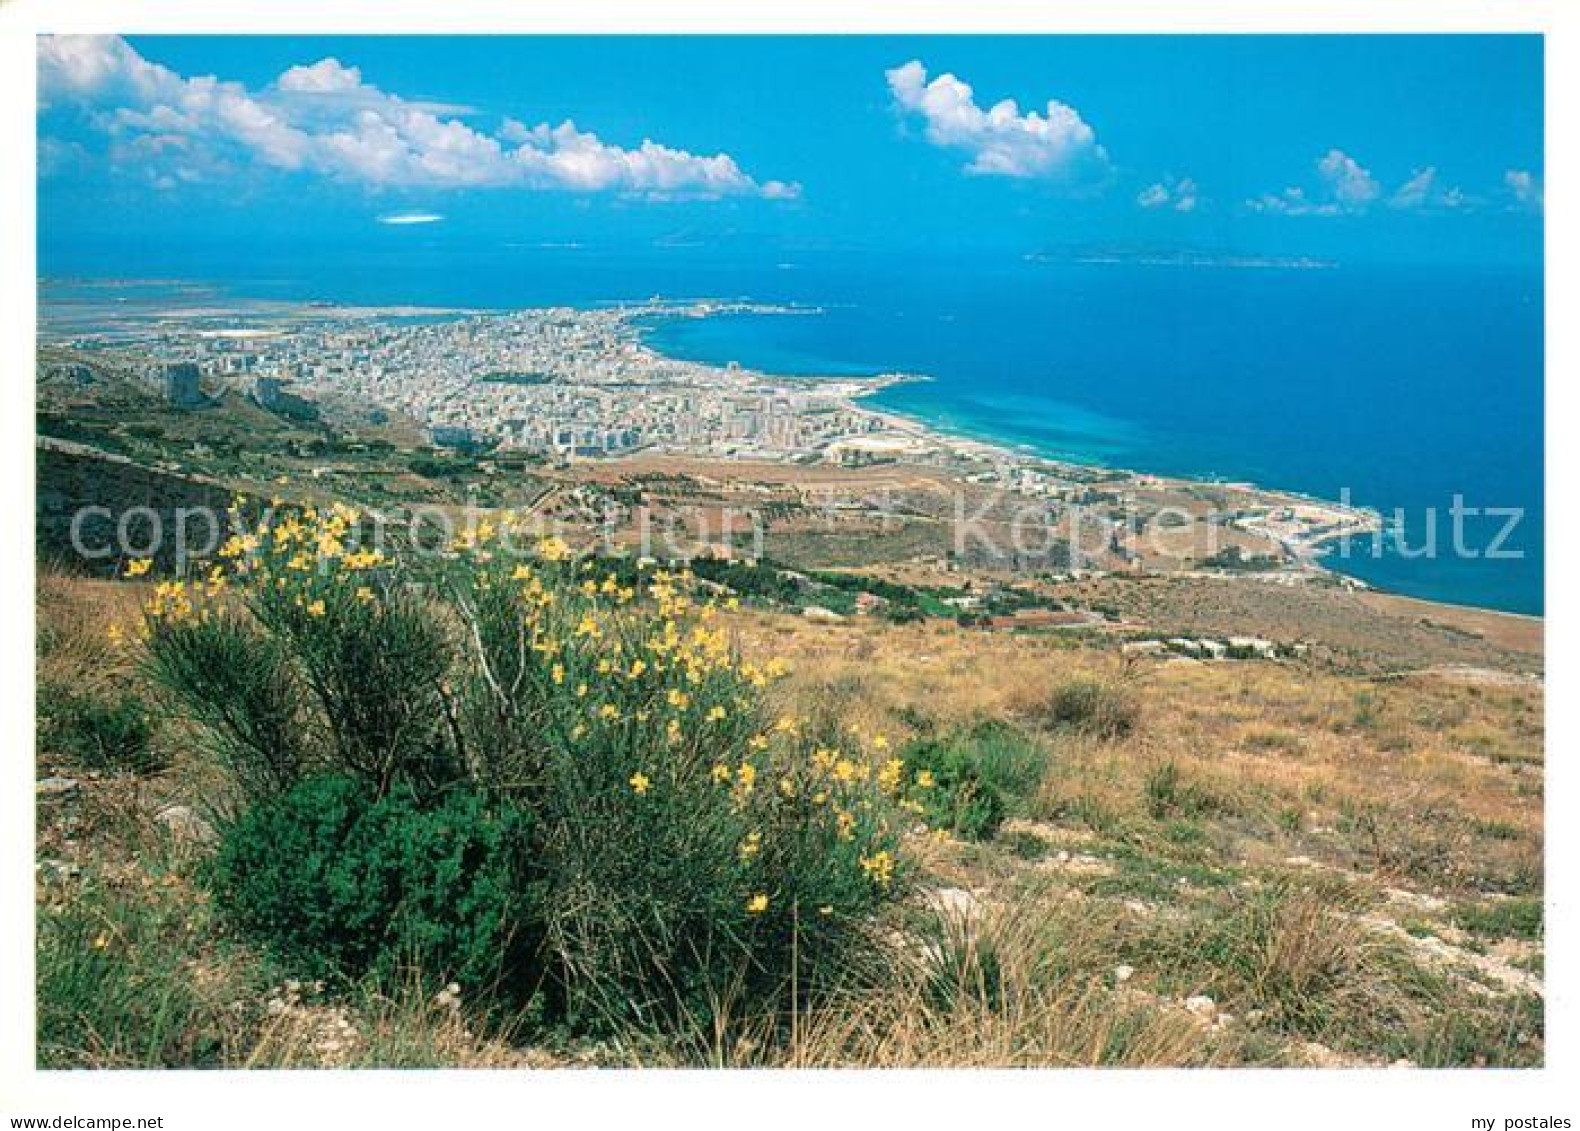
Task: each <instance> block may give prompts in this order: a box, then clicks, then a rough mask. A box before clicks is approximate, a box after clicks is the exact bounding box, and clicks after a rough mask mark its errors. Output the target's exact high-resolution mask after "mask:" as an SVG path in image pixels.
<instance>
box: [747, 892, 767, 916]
mask: <svg viewBox="0 0 1580 1131" xmlns="http://www.w3.org/2000/svg"><path fill="white" fill-rule="evenodd" d="M767 910H768V897H767V896H766V895H763V894H761V893H759V894H757V895H754V896H752V897H751V898H750V899H748V900H747V901H746V911H747V913H748V914H750V915H761V914H762V913H763V912H764V911H767Z"/></svg>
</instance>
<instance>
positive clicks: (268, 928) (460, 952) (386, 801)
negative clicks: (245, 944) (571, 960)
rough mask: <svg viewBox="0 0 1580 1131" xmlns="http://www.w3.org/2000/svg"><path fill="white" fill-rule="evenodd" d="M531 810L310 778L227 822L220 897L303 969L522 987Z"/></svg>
mask: <svg viewBox="0 0 1580 1131" xmlns="http://www.w3.org/2000/svg"><path fill="white" fill-rule="evenodd" d="M531 831H532V830H531V822H530V818H529V817H527V816H526V815H525V814H522V813H519V812H516V811H505V812H503V813H491V812H489V811H488V809H487V808H486V807H485V805H484V804H483V802H482V800H481V799H480V798H479V797H477V796H476V795H473V794H470V793H465V792H456V793H452V794H450V795H448V796H447V797H446V798H445V800H444V801H443V802H442V803H441V804H439V805H437V806H435V807H433V808H424V807H421V806H419V805H418V803H417V802H416V801H415V799H414V798H413V796H412V794H411V793H410V791H409V790H407V789H404V788H398V789H396V790H395V791H394V792H392V793H390V794H389V795H387V796H385V797H383V798H375V797H374V795H373V794H372V793H371V792H370V791H369V790H368V789H367V788H366V786H365V785H364V784H363V783H361V782H358V781H356V780H355V779H352V778H347V777H318V778H308V779H306V780H304V781H302V782H301V783H300V784H298V785H297V786H295V787H294V788H293V789H291V790H290V791H289V792H287V793H285V794H284V795H282V796H280V797H278V798H274V799H270V800H266V801H262V802H260V803H258V804H257V805H255V806H253V807H252V808H251V809H249V810H248V811H247V812H246V813H245V814H243V815H242V816H241V817H240V818H239V819H237V820H236V821H235V822H233V823H232V824H230V825H229V826H227V828H226V829H225V832H224V837H223V839H222V841H221V845H220V850H219V855H218V857H217V859H216V860H215V863H214V875H213V880H214V888H215V891H216V893H217V896H218V899H219V904H220V906H221V907H222V908H223V909H224V910H225V911H226V912H228V913H229V914H230V915H231V916H232V917H233V919H234V920H235V922H237V923H238V924H239V925H241V926H242V927H243V928H244V929H246V930H248V931H249V932H251V933H252V934H253V935H254V936H256V937H258V938H260V939H263V940H265V941H267V943H268V944H269V945H270V947H271V948H272V949H273V950H274V951H275V952H276V953H277V954H278V955H279V956H280V957H281V958H282V959H284V960H286V961H288V962H290V963H292V964H294V965H295V966H296V967H297V968H299V969H301V970H302V971H304V972H305V973H309V974H314V975H324V974H342V975H347V976H352V977H356V976H360V975H363V974H367V973H374V974H377V975H381V976H384V977H390V978H395V977H398V976H400V975H401V974H402V973H404V972H406V971H409V970H411V971H420V972H421V973H422V974H423V975H424V976H427V977H432V978H435V979H438V980H439V981H448V980H450V979H452V978H453V979H455V980H456V981H458V982H460V983H462V984H463V985H465V986H466V987H467V988H468V989H476V988H480V987H481V988H489V989H492V988H494V987H496V986H501V985H508V986H510V987H513V988H521V987H530V986H531V985H532V984H533V983H534V977H535V975H534V971H533V970H532V969H531V968H530V967H531V963H532V962H533V961H534V956H535V953H536V949H537V945H536V944H537V941H538V940H537V939H536V938H534V937H533V934H532V931H533V929H534V926H535V924H536V923H537V921H538V918H539V913H540V909H539V907H538V906H537V904H536V902H535V901H536V900H537V899H538V898H539V897H540V891H541V877H538V876H536V875H534V874H533V873H532V870H531V865H532V837H531Z"/></svg>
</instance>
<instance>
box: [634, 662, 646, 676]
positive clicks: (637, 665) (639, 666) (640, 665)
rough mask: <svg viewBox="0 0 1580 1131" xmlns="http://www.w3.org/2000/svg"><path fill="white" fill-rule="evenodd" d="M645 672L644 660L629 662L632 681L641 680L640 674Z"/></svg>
mask: <svg viewBox="0 0 1580 1131" xmlns="http://www.w3.org/2000/svg"><path fill="white" fill-rule="evenodd" d="M645 671H647V661H646V660H632V661H631V678H632V679H639V678H641V675H642V673H643V672H645Z"/></svg>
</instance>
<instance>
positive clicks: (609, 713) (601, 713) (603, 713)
mask: <svg viewBox="0 0 1580 1131" xmlns="http://www.w3.org/2000/svg"><path fill="white" fill-rule="evenodd" d="M598 717H599V718H601V719H618V718H619V717H620V708H618V707H616V706H615V705H614V704H613V703H605V704H604V705H603V706H602V707H599V708H598Z"/></svg>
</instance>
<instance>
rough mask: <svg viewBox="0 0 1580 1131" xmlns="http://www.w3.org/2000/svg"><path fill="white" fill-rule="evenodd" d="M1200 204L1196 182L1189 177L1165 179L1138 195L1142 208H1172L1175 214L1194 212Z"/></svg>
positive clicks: (1137, 198)
mask: <svg viewBox="0 0 1580 1131" xmlns="http://www.w3.org/2000/svg"><path fill="white" fill-rule="evenodd" d="M1200 202H1201V196H1200V193H1199V191H1198V190H1197V188H1196V182H1195V181H1193V180H1191V179H1190V178H1189V177H1181V178H1180V179H1178V180H1176V179H1175V178H1173V177H1172V176H1170V177H1164V178H1163V179H1162V180H1161V181H1159V182H1157V183H1156V184H1153V185H1148V186H1147V187H1146V188H1144V189H1142V190H1141V192H1140V193H1138V194H1137V195H1136V203H1137V204H1139V205H1140V206H1141V207H1142V208H1172V209H1173V210H1174V211H1175V212H1194V211H1196V206H1197V205H1198V204H1199V203H1200Z"/></svg>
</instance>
